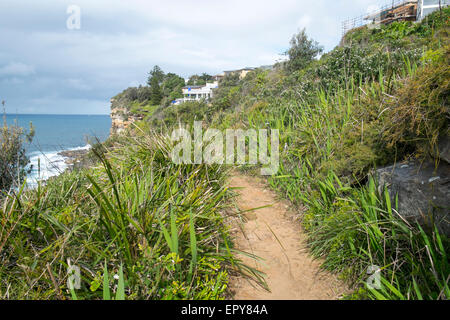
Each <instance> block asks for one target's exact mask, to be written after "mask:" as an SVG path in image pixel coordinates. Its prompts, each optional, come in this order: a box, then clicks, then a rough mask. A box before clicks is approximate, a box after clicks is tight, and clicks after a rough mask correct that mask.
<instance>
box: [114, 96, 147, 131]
mask: <svg viewBox="0 0 450 320" xmlns="http://www.w3.org/2000/svg"><path fill="white" fill-rule="evenodd" d="M142 119H143V116H142V115H137V114H133V113H131V112H130V106H129V101H123V99H120V98H119V99H118V98H113V99H111V120H112V125H111V134H120V133H122V132H123V131H124V130H125V129H127V128H128V127H129V126H130V125H131V124H132V123H133V122H135V121H139V120H142Z"/></svg>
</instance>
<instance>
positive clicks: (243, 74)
mask: <svg viewBox="0 0 450 320" xmlns="http://www.w3.org/2000/svg"><path fill="white" fill-rule="evenodd" d="M253 70H255V68H243V69H239V70H231V71H224V72H223V74H224V76H227V75H230V74H236V73H239V79H240V80H242V79H244V78H245V77H246V76H247V74H248V73H249V72H251V71H253Z"/></svg>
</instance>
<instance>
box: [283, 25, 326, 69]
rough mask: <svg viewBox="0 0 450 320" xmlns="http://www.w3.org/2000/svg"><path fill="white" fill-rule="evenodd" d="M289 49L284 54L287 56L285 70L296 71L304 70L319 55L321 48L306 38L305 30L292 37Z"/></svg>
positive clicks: (315, 42)
mask: <svg viewBox="0 0 450 320" xmlns="http://www.w3.org/2000/svg"><path fill="white" fill-rule="evenodd" d="M290 45H291V48H290V49H289V50H288V51H287V52H286V53H285V54H287V55H289V61H288V62H287V69H288V70H289V71H296V70H301V69H304V68H306V67H307V66H308V65H309V64H310V63H311V62H312V61H313V60H314V59H315V58H316V57H317V56H318V55H319V54H321V53H322V52H323V47H322V46H320V45H319V43H318V42H317V41H314V40H312V39H309V38H308V35H307V34H306V31H305V29H303V30H301V31H300V32H299V33H297V34H295V35H293V36H292V39H291V42H290Z"/></svg>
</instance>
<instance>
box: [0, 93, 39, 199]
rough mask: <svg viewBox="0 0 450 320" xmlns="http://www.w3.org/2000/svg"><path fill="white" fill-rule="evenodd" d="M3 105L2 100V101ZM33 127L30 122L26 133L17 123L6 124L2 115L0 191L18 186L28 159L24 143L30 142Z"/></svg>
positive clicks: (0, 130) (25, 172)
mask: <svg viewBox="0 0 450 320" xmlns="http://www.w3.org/2000/svg"><path fill="white" fill-rule="evenodd" d="M3 105H4V102H3ZM33 136H34V129H33V126H32V124H31V123H30V130H29V132H28V133H26V132H25V131H24V129H23V128H21V127H19V126H18V125H17V124H15V125H13V126H8V125H7V123H6V115H4V120H3V127H1V128H0V146H1V150H2V151H1V153H0V192H1V191H9V189H10V188H11V187H12V186H16V187H17V186H20V185H21V183H22V181H23V179H24V178H25V176H26V174H27V173H29V172H30V171H31V168H28V169H27V166H28V164H29V159H28V157H27V156H26V153H25V148H24V143H30V142H31V140H32V139H33Z"/></svg>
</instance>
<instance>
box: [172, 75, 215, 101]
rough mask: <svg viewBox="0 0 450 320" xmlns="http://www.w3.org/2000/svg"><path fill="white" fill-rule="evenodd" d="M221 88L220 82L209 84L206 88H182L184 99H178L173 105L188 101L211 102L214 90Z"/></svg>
mask: <svg viewBox="0 0 450 320" xmlns="http://www.w3.org/2000/svg"><path fill="white" fill-rule="evenodd" d="M218 86H219V82H218V81H214V82H213V83H207V84H205V85H204V86H186V87H183V88H182V92H183V98H181V99H177V100H175V101H174V102H173V104H180V103H182V102H186V101H200V100H209V99H211V98H212V97H213V94H214V93H213V89H216V88H217V87H218Z"/></svg>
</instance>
